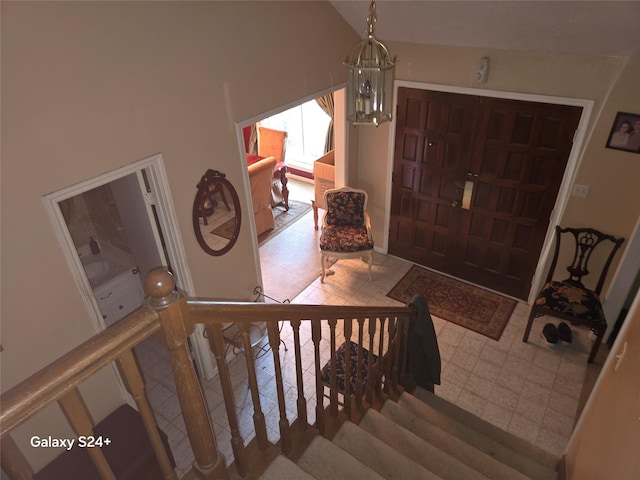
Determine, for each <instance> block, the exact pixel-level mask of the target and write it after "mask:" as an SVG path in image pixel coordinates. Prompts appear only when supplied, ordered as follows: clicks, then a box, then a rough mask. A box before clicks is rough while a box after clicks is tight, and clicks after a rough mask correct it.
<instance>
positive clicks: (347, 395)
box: [344, 318, 353, 418]
mask: <svg viewBox="0 0 640 480" xmlns="http://www.w3.org/2000/svg"><path fill="white" fill-rule="evenodd" d="M352 322H353V319H351V318H345V319H344V344H345V345H351V334H352ZM344 371H345V372H351V355H345V357H344ZM349 377H350V375H349V374H345V382H344V413H345V414H346V415H347V418H351V401H352V397H353V392H352V391H351V379H350V378H349Z"/></svg>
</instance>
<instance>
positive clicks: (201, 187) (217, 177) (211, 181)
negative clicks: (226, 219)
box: [192, 169, 242, 257]
mask: <svg viewBox="0 0 640 480" xmlns="http://www.w3.org/2000/svg"><path fill="white" fill-rule="evenodd" d="M212 186H214V187H215V186H222V188H224V187H226V189H227V191H228V192H229V193H230V194H231V201H232V202H233V208H234V210H235V214H236V216H235V221H236V222H235V225H234V228H233V233H232V234H231V238H230V239H229V242H228V243H227V244H226V245H225V246H224V247H223V248H221V249H219V250H214V249H213V248H211V247H210V246H209V245H208V244H207V241H206V239H205V238H204V237H203V236H202V232H201V231H200V217H201V215H200V208H201V205H202V204H203V202H204V200H205V195H207V194H208V193H209V192H210V191H211V187H212ZM196 188H197V189H198V191H197V192H196V197H195V199H194V200H193V210H192V217H193V231H194V233H195V235H196V239H197V240H198V243H199V244H200V246H201V247H202V249H203V250H204V251H205V252H206V253H208V254H209V255H213V256H214V257H217V256H220V255H224V254H225V253H227V252H228V251H229V250H231V248H232V247H233V246H234V245H235V243H236V241H237V240H238V236H239V234H240V224H241V219H242V218H241V217H242V216H241V213H240V198H239V197H238V192H236V189H235V188H234V187H233V185H232V184H231V182H230V181H229V180H227V178H226V175H225V174H224V173H221V172H219V171H217V170H212V169H209V170H207V171H206V172H205V174H204V175H203V176H202V178H201V179H200V181H199V182H198V184H197V185H196Z"/></svg>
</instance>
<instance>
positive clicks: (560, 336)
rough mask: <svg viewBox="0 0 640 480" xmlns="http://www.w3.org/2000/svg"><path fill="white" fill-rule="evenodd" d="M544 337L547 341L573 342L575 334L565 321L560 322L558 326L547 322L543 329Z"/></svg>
mask: <svg viewBox="0 0 640 480" xmlns="http://www.w3.org/2000/svg"><path fill="white" fill-rule="evenodd" d="M542 338H544V340H545V341H546V342H547V343H558V340H562V341H563V342H567V343H571V340H572V339H573V335H572V333H571V329H570V328H569V325H567V324H566V323H564V322H560V323H559V324H558V328H556V326H555V325H554V324H553V323H547V324H546V325H545V326H544V328H543V329H542Z"/></svg>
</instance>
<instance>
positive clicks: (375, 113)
mask: <svg viewBox="0 0 640 480" xmlns="http://www.w3.org/2000/svg"><path fill="white" fill-rule="evenodd" d="M376 20H377V17H376V2H375V0H371V5H370V6H369V16H368V17H367V26H368V28H367V38H365V39H363V40H362V41H361V42H360V43H359V44H358V46H357V47H356V48H355V50H354V51H353V54H352V55H351V59H349V58H347V60H346V61H345V63H344V64H345V65H346V66H347V68H348V70H349V72H348V78H347V118H348V119H349V120H350V121H351V123H352V124H353V125H375V126H378V125H380V124H381V123H384V122H387V121H389V120H391V111H392V108H393V75H394V70H395V64H396V57H393V59H391V55H390V54H389V49H388V48H387V47H386V46H385V44H384V43H382V42H380V41H379V40H377V39H376V37H375V36H374V34H373V26H374V24H375V23H376Z"/></svg>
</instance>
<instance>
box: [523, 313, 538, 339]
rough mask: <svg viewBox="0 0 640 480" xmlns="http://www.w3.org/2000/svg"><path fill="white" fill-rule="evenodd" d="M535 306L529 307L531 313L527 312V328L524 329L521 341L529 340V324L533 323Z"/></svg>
mask: <svg viewBox="0 0 640 480" xmlns="http://www.w3.org/2000/svg"><path fill="white" fill-rule="evenodd" d="M534 308H535V307H531V313H530V314H529V320H528V321H527V328H525V329H524V335H523V337H522V341H523V342H524V343H527V340H529V333H531V325H533V319H534V318H536V312H535V311H534Z"/></svg>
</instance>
